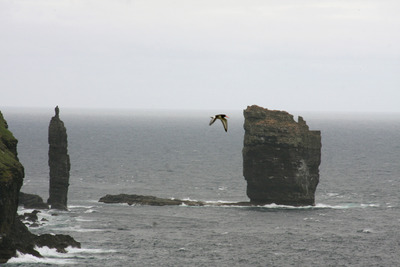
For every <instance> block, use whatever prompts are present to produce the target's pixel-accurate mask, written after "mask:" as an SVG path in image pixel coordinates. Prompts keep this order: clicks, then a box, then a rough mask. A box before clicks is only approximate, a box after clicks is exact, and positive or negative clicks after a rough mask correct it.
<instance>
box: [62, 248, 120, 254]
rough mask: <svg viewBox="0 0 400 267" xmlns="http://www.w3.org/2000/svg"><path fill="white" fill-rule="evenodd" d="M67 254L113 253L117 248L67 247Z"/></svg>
mask: <svg viewBox="0 0 400 267" xmlns="http://www.w3.org/2000/svg"><path fill="white" fill-rule="evenodd" d="M66 250H67V252H68V254H105V253H115V252H117V250H114V249H99V248H73V247H68V248H67V249H66Z"/></svg>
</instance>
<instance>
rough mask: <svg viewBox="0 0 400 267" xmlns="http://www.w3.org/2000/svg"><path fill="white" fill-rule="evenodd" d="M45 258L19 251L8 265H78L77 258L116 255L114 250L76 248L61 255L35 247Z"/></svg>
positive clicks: (68, 248) (55, 251) (69, 249)
mask: <svg viewBox="0 0 400 267" xmlns="http://www.w3.org/2000/svg"><path fill="white" fill-rule="evenodd" d="M35 250H37V251H38V252H39V253H40V254H41V255H42V256H43V258H38V257H35V256H33V255H30V254H23V253H21V252H19V251H17V257H14V258H11V259H10V260H9V261H8V262H7V263H9V264H21V263H36V264H49V265H50V264H51V265H65V264H77V262H76V259H77V258H81V257H83V258H84V255H87V254H107V253H115V252H117V251H116V250H113V249H108V250H105V249H96V248H74V247H67V248H66V251H67V253H59V252H57V250H56V249H53V248H48V247H35Z"/></svg>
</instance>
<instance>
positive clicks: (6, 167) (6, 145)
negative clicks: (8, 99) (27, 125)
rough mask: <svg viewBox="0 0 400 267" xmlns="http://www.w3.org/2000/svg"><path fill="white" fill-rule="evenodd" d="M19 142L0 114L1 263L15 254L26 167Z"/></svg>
mask: <svg viewBox="0 0 400 267" xmlns="http://www.w3.org/2000/svg"><path fill="white" fill-rule="evenodd" d="M17 142H18V141H17V140H16V139H15V138H14V136H13V135H12V133H11V132H10V131H9V130H8V125H7V122H6V121H5V120H4V117H3V114H2V113H1V112H0V263H4V262H6V261H7V260H8V259H9V258H10V257H12V256H13V255H14V253H15V248H13V246H12V245H11V244H12V238H11V237H12V228H13V225H14V223H15V220H16V219H15V218H16V214H17V208H18V193H19V190H20V188H21V186H22V182H23V178H24V167H23V166H22V165H21V163H20V162H19V161H18V157H17Z"/></svg>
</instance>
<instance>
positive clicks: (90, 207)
mask: <svg viewBox="0 0 400 267" xmlns="http://www.w3.org/2000/svg"><path fill="white" fill-rule="evenodd" d="M93 208H94V206H83V205H69V206H68V209H93Z"/></svg>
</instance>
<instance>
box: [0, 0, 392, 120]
mask: <svg viewBox="0 0 400 267" xmlns="http://www.w3.org/2000/svg"><path fill="white" fill-rule="evenodd" d="M399 14H400V1H399V0H387V1H385V0H376V1H368V0H359V1H356V0H341V1H339V0H332V1H329V0H327V1H324V0H315V1H300V0H288V1H285V0H276V1H271V0H260V1H258V0H171V1H169V0H139V1H135V0H0V108H1V107H2V106H3V107H5V106H6V107H54V106H55V105H59V106H61V107H68V108H75V107H89V108H132V109H138V108H139V109H142V108H146V109H148V108H159V109H218V110H224V109H229V110H231V109H244V108H246V106H248V105H252V104H258V105H260V106H263V107H266V108H270V109H280V110H288V111H290V110H299V111H302V110H304V111H359V112H364V111H387V112H400V15H399Z"/></svg>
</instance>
